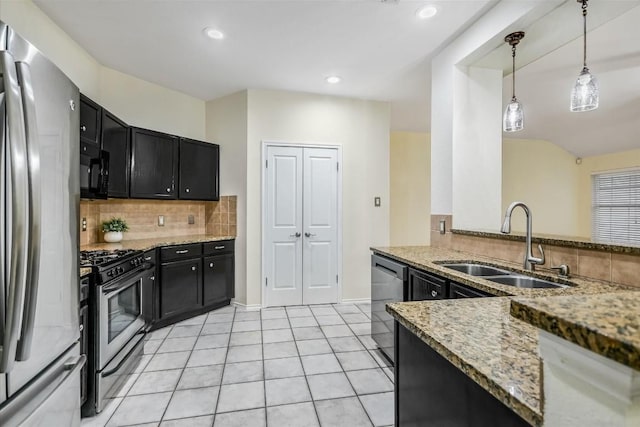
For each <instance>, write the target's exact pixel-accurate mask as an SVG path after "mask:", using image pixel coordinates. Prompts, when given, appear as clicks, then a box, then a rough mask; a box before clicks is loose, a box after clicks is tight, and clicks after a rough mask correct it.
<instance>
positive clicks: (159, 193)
mask: <svg viewBox="0 0 640 427" xmlns="http://www.w3.org/2000/svg"><path fill="white" fill-rule="evenodd" d="M177 180H178V137H177V136H173V135H168V134H165V133H160V132H155V131H152V130H147V129H140V128H132V129H131V186H130V188H131V191H130V197H131V198H139V199H175V198H176V196H177V191H176V188H177Z"/></svg>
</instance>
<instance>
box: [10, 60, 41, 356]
mask: <svg viewBox="0 0 640 427" xmlns="http://www.w3.org/2000/svg"><path fill="white" fill-rule="evenodd" d="M16 65H17V68H18V78H19V79H20V87H21V89H22V106H23V109H24V123H25V129H26V140H27V159H28V160H27V161H28V169H29V225H30V226H29V240H28V242H29V244H28V246H27V286H26V289H25V297H24V298H25V303H24V307H25V308H24V313H23V317H22V334H21V335H20V340H19V341H18V348H17V354H16V360H27V359H28V358H29V354H30V353H31V342H32V341H33V331H34V325H35V318H36V303H37V301H38V282H39V279H40V237H41V235H42V234H41V233H42V227H41V225H42V204H41V201H40V200H41V193H42V192H41V185H42V184H41V180H40V142H39V140H38V126H37V120H36V104H35V99H34V94H33V85H32V83H31V82H32V79H31V70H30V69H29V66H28V65H27V64H26V63H24V62H17V63H16Z"/></svg>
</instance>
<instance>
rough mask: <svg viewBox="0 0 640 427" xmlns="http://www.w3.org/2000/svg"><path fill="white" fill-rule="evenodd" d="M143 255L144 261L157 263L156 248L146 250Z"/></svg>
mask: <svg viewBox="0 0 640 427" xmlns="http://www.w3.org/2000/svg"><path fill="white" fill-rule="evenodd" d="M142 256H144V262H146V263H149V264H155V263H156V250H155V249H149V250H148V251H145V252H144V254H143V255H142Z"/></svg>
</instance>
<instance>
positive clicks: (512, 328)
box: [387, 298, 543, 426]
mask: <svg viewBox="0 0 640 427" xmlns="http://www.w3.org/2000/svg"><path fill="white" fill-rule="evenodd" d="M510 302H511V299H510V298H469V299H455V300H438V301H419V302H403V303H393V304H388V305H387V311H388V312H389V313H391V314H392V315H393V317H394V318H395V319H396V320H398V321H399V322H400V323H401V324H402V325H404V326H405V327H406V328H408V329H409V330H410V331H412V332H413V333H414V334H416V335H417V336H418V337H419V338H420V339H421V340H422V341H424V342H425V343H427V344H428V345H429V346H430V347H432V348H433V349H434V350H436V351H437V352H438V353H439V354H441V355H442V356H443V357H445V358H446V359H447V360H448V361H449V362H451V363H452V364H453V365H454V366H456V367H457V368H458V369H460V370H461V371H462V372H464V373H465V374H466V375H468V376H469V377H470V378H471V379H473V380H474V381H475V382H476V383H478V384H479V385H480V386H481V387H483V388H484V389H485V390H487V391H488V392H489V393H490V394H491V395H492V396H494V397H495V398H497V399H498V400H500V401H501V402H502V403H504V404H505V405H507V407H509V408H511V409H512V410H513V411H514V412H516V413H517V414H518V415H520V416H521V417H522V418H524V419H525V420H526V421H527V422H529V423H530V424H532V425H534V426H541V425H542V423H543V416H542V404H541V399H542V396H541V387H540V384H541V381H540V371H541V367H540V358H539V356H538V329H536V328H535V327H534V326H532V325H530V324H528V323H525V322H523V321H521V320H518V319H515V318H514V317H512V316H511V315H510Z"/></svg>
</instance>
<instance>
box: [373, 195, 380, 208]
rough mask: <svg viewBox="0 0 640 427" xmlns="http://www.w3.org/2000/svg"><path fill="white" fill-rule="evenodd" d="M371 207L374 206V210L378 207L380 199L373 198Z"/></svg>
mask: <svg viewBox="0 0 640 427" xmlns="http://www.w3.org/2000/svg"><path fill="white" fill-rule="evenodd" d="M373 206H375V207H376V208H379V207H380V197H374V198H373Z"/></svg>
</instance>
